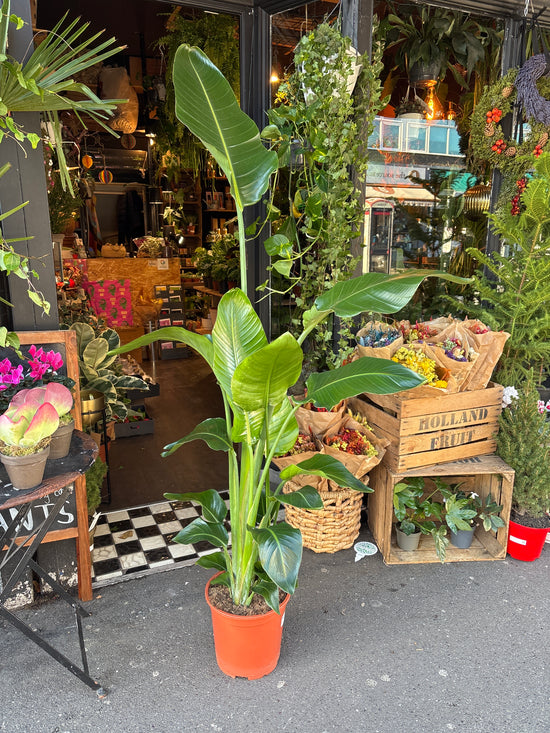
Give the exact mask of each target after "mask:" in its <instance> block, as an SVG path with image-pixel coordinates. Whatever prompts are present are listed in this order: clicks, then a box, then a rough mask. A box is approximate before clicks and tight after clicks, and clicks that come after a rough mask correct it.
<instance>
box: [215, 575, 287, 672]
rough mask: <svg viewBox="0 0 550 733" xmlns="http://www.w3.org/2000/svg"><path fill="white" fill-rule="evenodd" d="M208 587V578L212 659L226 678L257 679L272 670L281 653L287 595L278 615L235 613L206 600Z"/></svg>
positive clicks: (270, 612) (273, 612) (271, 612)
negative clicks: (212, 647) (222, 609)
mask: <svg viewBox="0 0 550 733" xmlns="http://www.w3.org/2000/svg"><path fill="white" fill-rule="evenodd" d="M214 577H216V576H214ZM209 587H210V581H208V583H207V585H206V589H205V597H206V602H207V603H208V605H209V606H210V611H211V613H212V630H213V632H214V646H215V649H216V660H217V662H218V667H219V668H220V669H221V671H222V672H223V673H224V674H227V675H229V677H247V678H248V679H249V680H257V679H259V678H260V677H263V676H264V675H266V674H269V673H270V672H273V670H274V669H275V667H276V666H277V662H278V661H279V655H280V653H281V638H282V634H283V623H284V620H285V608H286V604H287V603H288V600H289V598H290V596H289V595H287V596H286V597H285V598H284V600H283V601H282V602H281V604H280V611H281V614H280V615H279V614H277V613H275V611H269V613H265V614H262V615H261V616H235V615H234V614H232V613H226V612H225V611H220V609H219V608H216V607H215V606H213V605H212V604H211V603H210V600H209V598H208V589H209Z"/></svg>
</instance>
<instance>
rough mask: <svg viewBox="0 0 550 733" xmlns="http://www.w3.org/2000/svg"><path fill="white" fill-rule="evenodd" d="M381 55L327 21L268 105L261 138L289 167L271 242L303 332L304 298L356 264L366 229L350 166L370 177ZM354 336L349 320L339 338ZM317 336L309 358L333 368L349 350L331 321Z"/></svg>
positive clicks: (303, 45)
mask: <svg viewBox="0 0 550 733" xmlns="http://www.w3.org/2000/svg"><path fill="white" fill-rule="evenodd" d="M380 56H381V53H380V50H376V51H375V52H374V53H373V57H372V59H369V58H368V56H367V54H365V55H364V56H358V55H356V53H355V52H354V51H353V50H352V49H351V41H350V39H349V38H346V37H344V36H342V34H341V32H340V29H339V25H338V23H336V24H334V25H329V23H327V22H324V23H322V24H321V25H319V26H317V28H316V29H315V30H314V31H312V32H311V33H309V34H308V35H306V36H304V37H303V38H302V39H301V40H300V42H299V44H298V45H297V47H296V50H295V55H294V64H295V71H294V73H293V74H292V75H291V76H290V77H289V78H288V79H287V81H286V82H285V83H283V84H282V85H281V87H280V88H279V93H278V96H277V101H276V103H275V106H274V107H273V108H272V109H271V110H269V112H268V119H269V123H270V124H269V125H268V126H267V127H266V128H265V129H264V131H263V133H262V135H263V137H264V138H266V139H269V140H271V143H272V148H273V149H274V150H276V151H277V154H278V156H279V164H280V168H282V169H283V171H281V175H280V178H279V186H278V189H279V193H278V199H277V204H278V207H279V208H277V209H273V208H272V213H273V212H274V213H273V217H272V218H275V219H276V221H275V222H274V230H275V232H276V233H275V234H274V236H272V237H271V238H270V239H268V240H267V242H266V249H267V251H268V254H270V255H271V257H272V269H273V270H274V274H277V275H278V276H281V278H282V281H283V282H282V285H281V288H280V292H290V291H291V290H292V288H293V286H294V285H295V284H296V283H298V282H299V284H300V288H301V291H300V292H299V294H298V295H296V297H295V300H294V307H293V312H292V313H291V329H292V328H294V329H298V330H299V328H300V325H301V322H302V318H303V315H304V312H305V310H306V304H308V303H311V302H313V301H314V300H315V298H316V297H317V296H319V295H321V293H323V292H324V291H326V290H328V289H329V288H330V287H332V286H333V285H334V284H335V283H336V282H339V281H341V280H344V279H346V278H348V277H349V276H350V273H352V272H353V270H354V268H355V266H356V264H357V259H356V258H354V257H353V256H352V254H351V241H352V240H353V239H354V238H355V237H357V236H358V234H359V232H360V230H361V223H362V219H363V208H364V207H363V201H362V196H361V191H360V187H359V186H358V185H356V184H355V183H354V180H353V179H352V176H351V171H352V170H354V171H355V174H356V180H358V181H359V180H361V179H362V178H363V177H364V175H365V171H366V167H367V144H366V141H367V138H368V135H369V134H370V131H371V129H372V123H373V119H374V116H375V115H376V112H377V111H378V110H379V109H381V108H382V107H383V106H384V104H385V102H384V103H383V102H381V100H380V95H381V85H380V81H379V74H380V70H381V63H380ZM355 79H357V82H356V83H355ZM354 84H355V89H354ZM353 89H354V91H353V93H352V90H353ZM274 280H276V278H274ZM348 335H349V326H347V325H344V327H343V328H342V329H341V332H340V336H341V341H342V345H343V344H344V343H348ZM315 338H316V341H315V343H314V344H312V349H311V356H312V359H311V361H312V362H313V363H314V364H315V365H316V366H323V367H326V366H333V365H335V364H336V363H338V361H339V360H341V358H343V356H344V352H343V350H341V351H340V352H339V353H338V354H336V355H333V354H332V348H331V347H332V339H333V336H332V326H331V324H330V323H329V324H327V325H325V326H324V328H320V329H318V331H317V334H316V337H315Z"/></svg>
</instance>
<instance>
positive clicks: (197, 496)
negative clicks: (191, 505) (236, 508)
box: [164, 489, 227, 524]
mask: <svg viewBox="0 0 550 733" xmlns="http://www.w3.org/2000/svg"><path fill="white" fill-rule="evenodd" d="M164 498H165V499H168V501H196V502H197V504H200V505H201V507H202V518H203V519H204V521H205V522H214V524H219V523H221V522H223V520H224V519H225V518H226V516H227V507H226V505H225V501H224V500H223V499H222V497H221V496H220V494H219V492H218V491H215V490H214V489H207V490H206V491H187V492H185V493H184V494H170V493H168V494H164Z"/></svg>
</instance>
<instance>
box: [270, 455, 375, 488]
mask: <svg viewBox="0 0 550 733" xmlns="http://www.w3.org/2000/svg"><path fill="white" fill-rule="evenodd" d="M300 474H306V475H309V476H322V477H323V478H328V479H330V480H331V481H335V482H336V483H337V484H338V486H342V487H344V488H348V489H354V490H355V491H363V492H365V493H370V492H371V491H372V489H371V488H370V487H369V486H366V484H364V483H363V482H362V481H360V480H359V479H358V478H356V477H355V476H354V475H353V474H352V472H351V471H349V470H348V469H347V468H346V467H345V466H344V464H343V463H342V462H341V461H339V460H338V459H337V458H333V457H332V456H326V455H324V454H322V453H318V454H317V455H314V456H312V457H311V458H306V460H305V461H301V462H300V463H291V464H290V466H286V468H283V469H282V470H281V473H280V478H281V481H289V480H290V479H291V478H293V477H294V476H299V475H300Z"/></svg>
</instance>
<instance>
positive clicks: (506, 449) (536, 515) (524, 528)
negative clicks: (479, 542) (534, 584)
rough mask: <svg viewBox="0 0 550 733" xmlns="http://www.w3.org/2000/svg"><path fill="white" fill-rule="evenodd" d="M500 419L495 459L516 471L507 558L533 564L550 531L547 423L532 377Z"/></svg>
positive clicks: (548, 424) (522, 385) (512, 399)
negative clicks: (540, 409)
mask: <svg viewBox="0 0 550 733" xmlns="http://www.w3.org/2000/svg"><path fill="white" fill-rule="evenodd" d="M514 393H515V396H511V397H510V399H511V402H510V404H509V405H508V406H507V407H505V408H504V409H503V411H502V414H501V416H500V418H499V432H498V436H497V452H498V455H499V456H500V457H501V458H502V459H503V460H504V461H506V463H508V465H510V466H511V467H512V468H513V469H514V471H515V477H514V490H513V493H512V513H511V520H510V533H509V536H508V549H507V551H508V554H509V555H511V556H512V557H514V558H516V559H517V560H536V559H537V558H538V557H539V556H540V554H541V552H542V548H543V547H544V542H545V539H546V535H547V533H548V531H549V529H550V514H549V512H550V460H549V446H550V423H549V422H548V420H547V418H546V415H545V409H544V406H543V407H542V411H539V405H538V403H539V399H538V392H537V389H536V386H535V379H534V377H533V373H532V372H531V374H530V375H529V377H528V378H527V380H525V381H524V382H523V383H522V384H521V385H520V387H519V389H518V390H517V391H516V390H515V389H514V390H513V394H514Z"/></svg>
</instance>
